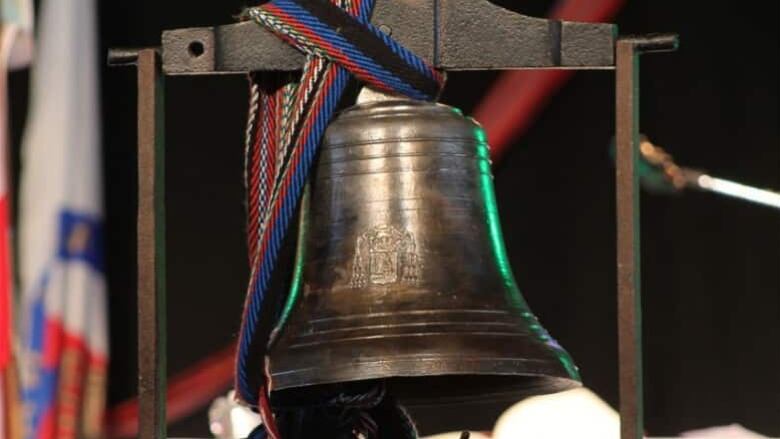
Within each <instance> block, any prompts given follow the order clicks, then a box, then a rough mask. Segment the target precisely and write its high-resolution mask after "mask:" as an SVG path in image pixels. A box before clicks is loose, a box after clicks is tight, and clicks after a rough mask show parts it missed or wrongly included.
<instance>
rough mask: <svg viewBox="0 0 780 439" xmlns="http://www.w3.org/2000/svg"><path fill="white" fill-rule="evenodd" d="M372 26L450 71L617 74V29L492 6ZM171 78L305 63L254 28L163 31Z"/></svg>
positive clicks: (399, 10) (435, 4)
mask: <svg viewBox="0 0 780 439" xmlns="http://www.w3.org/2000/svg"><path fill="white" fill-rule="evenodd" d="M372 23H374V24H375V25H377V26H380V28H382V29H383V30H385V31H386V32H388V33H389V34H390V35H392V37H393V38H395V39H396V40H398V42H400V43H401V44H403V45H404V46H406V47H407V48H408V49H410V50H412V51H413V52H415V53H416V54H417V55H419V56H420V57H422V58H424V59H426V60H428V61H429V62H431V63H432V64H433V65H434V66H435V67H436V68H440V69H444V70H476V69H521V68H542V67H544V68H580V69H585V68H612V67H613V65H614V45H615V35H616V32H617V27H616V26H615V25H612V24H599V23H572V22H561V21H556V20H547V19H541V18H533V17H528V16H525V15H521V14H516V13H514V12H511V11H508V10H506V9H504V8H501V7H499V6H496V5H494V4H492V3H490V2H488V1H487V0H438V1H424V2H421V1H412V0H378V1H377V2H376V6H375V9H374V14H373V18H372ZM162 43H163V44H162V50H163V69H164V71H165V73H166V74H169V75H193V74H218V73H244V72H247V71H255V70H266V71H272V70H281V71H288V70H297V69H300V68H301V67H302V66H303V62H304V58H303V56H302V55H301V54H300V53H299V52H297V51H296V50H295V49H293V48H292V47H290V46H289V45H288V44H286V43H284V42H283V41H281V40H280V39H279V38H278V37H276V36H275V35H273V34H271V33H270V32H268V31H266V30H265V29H263V28H261V27H260V26H259V25H257V24H256V23H253V22H245V23H239V24H232V25H225V26H216V27H203V28H189V29H176V30H170V31H166V32H163V42H162Z"/></svg>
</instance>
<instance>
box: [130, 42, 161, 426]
mask: <svg viewBox="0 0 780 439" xmlns="http://www.w3.org/2000/svg"><path fill="white" fill-rule="evenodd" d="M124 58H127V57H126V56H125V57H124ZM137 64H138V229H137V231H138V286H137V288H138V419H139V430H138V437H139V438H141V439H159V438H165V437H166V434H165V431H166V428H165V427H166V424H165V422H166V421H165V400H166V388H165V386H166V384H165V381H166V327H165V326H166V323H165V322H166V315H165V313H166V312H165V302H166V300H165V186H164V183H165V174H164V170H165V161H164V158H165V146H164V127H163V119H164V118H163V82H162V81H163V79H162V74H161V71H160V61H159V55H158V53H157V51H156V50H155V49H142V50H140V51H138V56H137Z"/></svg>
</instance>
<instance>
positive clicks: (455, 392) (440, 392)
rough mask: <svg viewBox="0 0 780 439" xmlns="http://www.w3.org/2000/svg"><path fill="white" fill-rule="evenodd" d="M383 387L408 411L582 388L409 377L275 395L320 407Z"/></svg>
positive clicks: (528, 378)
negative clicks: (335, 398)
mask: <svg viewBox="0 0 780 439" xmlns="http://www.w3.org/2000/svg"><path fill="white" fill-rule="evenodd" d="M377 385H383V386H384V387H385V389H386V393H387V395H390V396H392V397H394V398H397V399H398V400H399V401H400V402H401V403H402V404H403V405H404V406H408V407H440V406H448V405H460V404H475V403H476V404H479V403H489V402H518V401H520V400H522V399H525V398H528V397H531V396H538V395H547V394H551V393H557V392H562V391H565V390H569V389H573V388H576V387H579V386H581V385H582V384H581V383H580V382H579V381H577V380H574V379H570V378H560V377H550V376H534V375H524V376H512V375H477V374H467V375H438V376H409V377H391V378H382V379H371V380H362V381H351V382H345V383H332V384H318V385H311V386H302V387H291V388H286V389H282V390H276V391H274V392H273V398H274V402H275V403H278V404H280V405H281V406H306V405H317V404H319V403H321V402H322V401H323V400H326V399H327V398H329V397H332V396H335V395H337V394H339V393H360V392H363V391H365V389H369V388H372V387H375V386H377Z"/></svg>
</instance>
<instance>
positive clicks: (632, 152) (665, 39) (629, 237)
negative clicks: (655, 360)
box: [615, 34, 677, 439]
mask: <svg viewBox="0 0 780 439" xmlns="http://www.w3.org/2000/svg"><path fill="white" fill-rule="evenodd" d="M676 48H677V36H676V35H671V34H664V35H654V36H648V37H627V38H621V39H620V40H619V41H618V43H617V48H616V70H615V85H616V92H615V111H616V121H615V125H616V132H615V165H616V166H615V169H616V176H615V178H616V196H617V198H616V213H617V287H618V358H619V369H618V374H619V392H620V431H621V433H620V437H621V438H622V439H641V438H642V437H643V436H644V422H643V419H644V416H643V394H644V393H643V386H642V297H641V275H640V271H641V270H640V248H641V246H640V241H639V236H640V232H639V229H640V225H639V169H638V168H639V166H638V160H639V56H640V54H641V53H642V52H644V51H668V50H675V49H676Z"/></svg>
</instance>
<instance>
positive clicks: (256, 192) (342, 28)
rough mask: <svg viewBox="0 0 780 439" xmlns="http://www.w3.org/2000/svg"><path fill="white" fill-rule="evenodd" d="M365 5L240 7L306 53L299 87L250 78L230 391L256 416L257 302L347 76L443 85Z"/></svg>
mask: <svg viewBox="0 0 780 439" xmlns="http://www.w3.org/2000/svg"><path fill="white" fill-rule="evenodd" d="M373 6H374V0H273V1H270V2H268V3H265V4H263V5H262V6H259V7H255V8H251V9H249V10H248V11H247V15H248V16H249V17H250V18H251V19H253V20H254V21H256V22H257V23H258V24H260V25H262V26H263V27H265V28H266V29H268V30H270V31H272V32H273V33H274V34H276V35H277V36H279V37H280V38H281V39H283V40H284V41H286V42H288V43H289V44H291V45H292V46H294V47H296V48H297V49H298V50H300V51H301V52H303V53H304V54H306V55H307V61H306V63H305V65H304V69H303V73H302V74H301V77H300V79H299V80H298V82H297V83H296V82H291V81H290V80H289V78H280V75H279V74H263V75H262V76H260V75H251V77H250V107H249V122H248V124H247V141H246V145H245V169H246V171H245V184H246V186H247V196H248V203H247V204H248V215H247V222H248V234H247V239H248V248H249V259H250V261H249V263H250V268H251V277H250V281H249V287H248V291H247V297H246V301H245V305H244V315H243V323H242V326H241V332H240V335H239V344H238V354H237V359H236V389H237V394H238V396H239V398H241V399H242V400H243V401H244V402H246V403H248V404H252V405H254V404H257V405H258V406H259V407H260V411H261V414H262V413H263V412H264V410H265V411H268V410H270V409H269V407H270V406H269V404H268V401H267V392H269V390H270V389H269V387H270V385H269V384H270V383H268V379H269V377H268V376H267V372H266V377H263V376H262V375H261V374H260V373H259V371H261V370H263V365H262V362H261V358H259V353H260V352H262V351H263V350H264V347H265V346H264V344H265V340H255V339H256V338H257V335H258V334H257V331H258V326H259V320H260V314H261V311H262V309H263V302H264V299H265V296H266V293H267V291H268V288H269V282H270V278H271V274H272V272H273V269H274V266H275V264H276V262H277V258H278V255H279V250H280V247H281V245H282V240H283V239H284V236H285V234H286V232H287V229H288V226H289V224H290V221H291V219H292V217H293V214H294V212H295V209H296V206H297V204H298V201H299V199H300V197H301V193H302V190H303V186H304V183H305V181H306V178H307V176H308V172H309V169H310V168H311V165H312V162H313V160H314V156H315V154H316V152H317V149H318V146H319V144H320V141H321V139H322V136H323V134H324V132H325V129H326V128H327V125H328V123H329V121H330V120H331V118H332V117H333V114H334V112H335V110H336V107H337V105H338V103H339V101H340V99H341V97H342V95H343V93H344V90H345V89H346V86H347V83H348V80H349V77H350V75H352V76H354V77H356V78H357V79H359V80H360V81H362V82H364V83H366V84H368V85H369V86H371V87H372V88H374V89H377V90H380V91H383V92H387V93H393V94H400V95H405V96H408V97H410V98H413V99H419V100H434V99H435V98H436V96H437V94H438V92H439V90H440V89H441V86H442V83H443V77H442V75H441V74H440V73H439V72H437V71H436V70H434V69H433V68H432V67H431V66H430V65H428V64H427V63H426V62H425V61H424V60H422V59H421V58H419V57H417V56H416V55H415V54H414V53H412V52H410V51H409V50H407V49H406V48H404V47H403V46H401V45H400V44H398V43H397V42H396V41H395V40H393V39H392V38H390V37H389V36H387V35H385V34H384V33H383V32H382V31H380V30H379V29H378V28H377V27H375V26H373V25H371V24H370V23H369V19H370V16H371V11H372V9H373ZM266 366H267V365H266ZM264 398H265V400H264ZM264 407H265V409H264ZM268 416H269V414H268V413H265V414H264V418H268ZM266 421H268V419H266ZM268 427H269V430H270V429H271V428H270V427H271V426H268ZM269 434H270V435H271V436H272V437H278V434H276V433H275V432H272V431H269Z"/></svg>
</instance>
